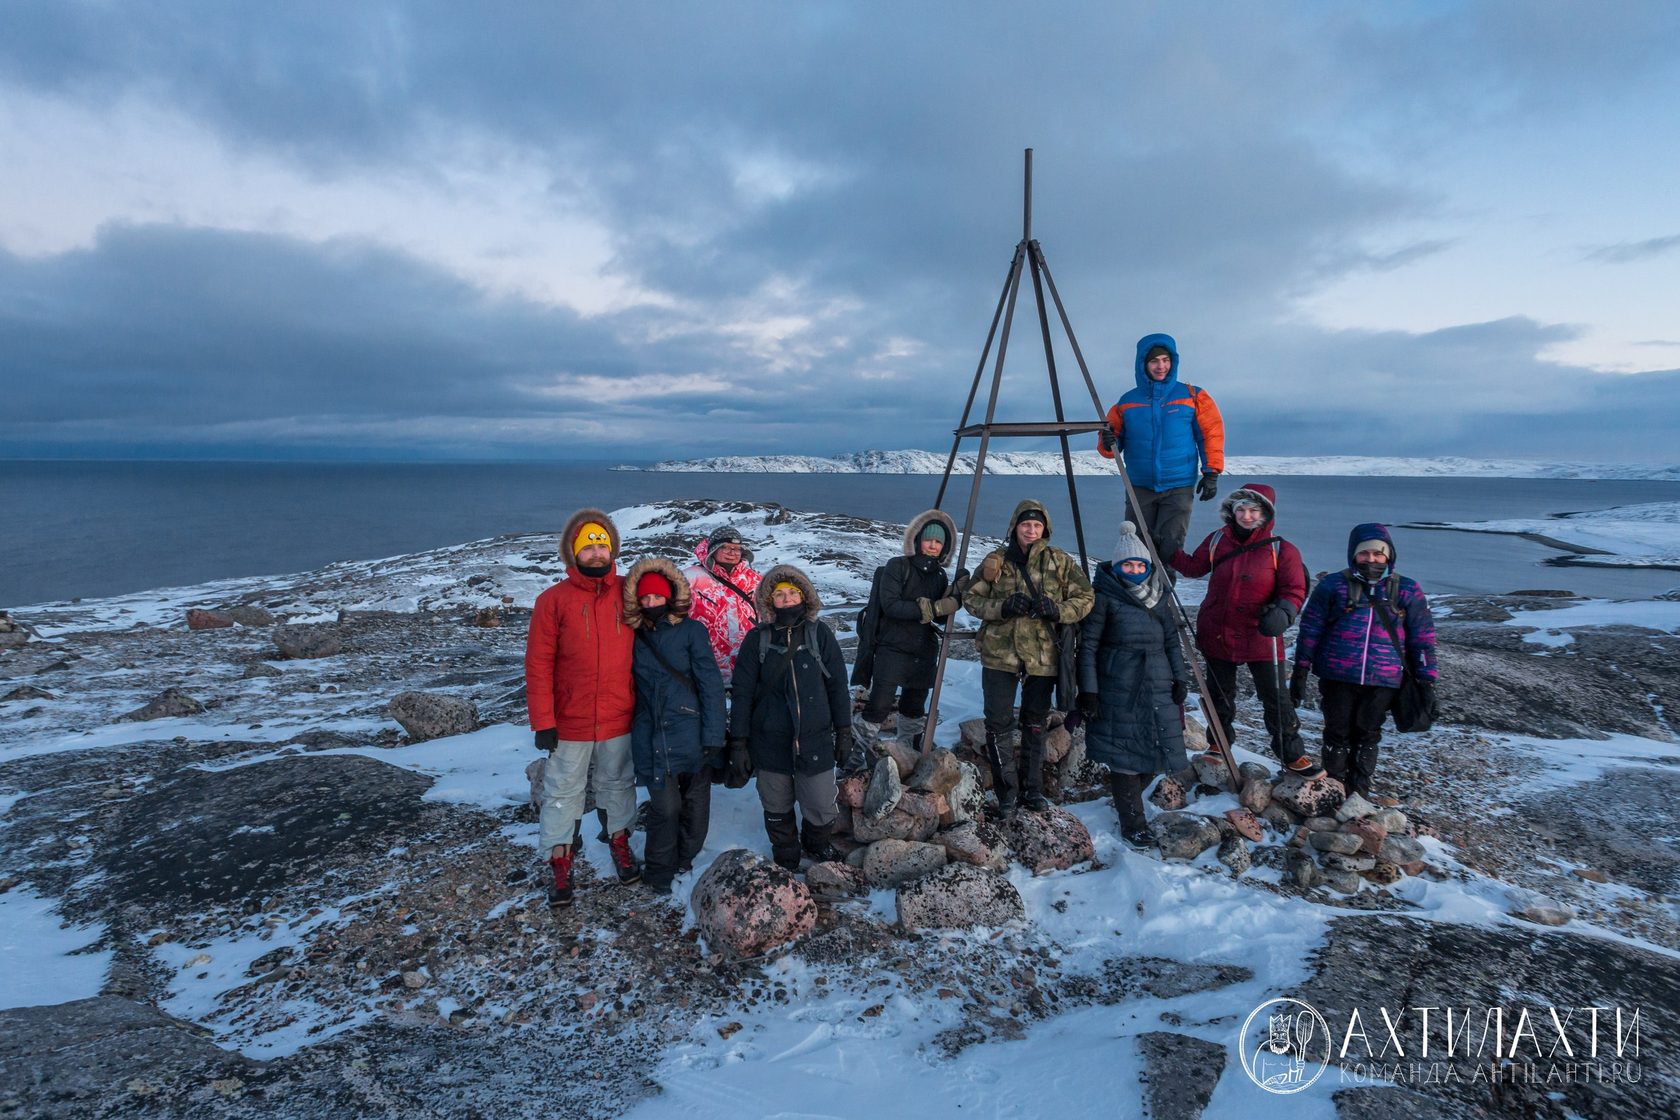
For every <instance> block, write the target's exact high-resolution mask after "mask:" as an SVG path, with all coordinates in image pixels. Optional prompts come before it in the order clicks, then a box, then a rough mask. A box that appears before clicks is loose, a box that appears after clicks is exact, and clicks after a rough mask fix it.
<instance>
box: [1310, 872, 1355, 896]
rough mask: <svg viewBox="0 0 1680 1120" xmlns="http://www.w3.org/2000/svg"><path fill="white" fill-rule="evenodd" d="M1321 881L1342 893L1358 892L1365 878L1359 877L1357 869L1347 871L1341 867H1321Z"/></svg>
mask: <svg viewBox="0 0 1680 1120" xmlns="http://www.w3.org/2000/svg"><path fill="white" fill-rule="evenodd" d="M1318 873H1319V878H1320V881H1321V882H1322V883H1323V884H1324V885H1325V886H1327V887H1329V888H1330V889H1331V890H1333V891H1339V892H1340V893H1342V894H1358V893H1359V888H1360V887H1361V886H1362V885H1363V884H1364V882H1365V880H1364V879H1361V878H1360V877H1359V872H1357V871H1347V870H1344V869H1342V868H1339V867H1321V868H1319V872H1318Z"/></svg>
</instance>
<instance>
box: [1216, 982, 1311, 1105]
mask: <svg viewBox="0 0 1680 1120" xmlns="http://www.w3.org/2000/svg"><path fill="white" fill-rule="evenodd" d="M1330 1046H1331V1042H1330V1024H1328V1023H1326V1022H1325V1021H1324V1016H1322V1015H1320V1014H1319V1013H1318V1011H1317V1010H1316V1009H1315V1008H1314V1007H1313V1006H1312V1005H1311V1004H1308V1003H1302V1002H1301V1001H1300V1000H1298V999H1289V998H1287V997H1280V998H1278V999H1272V1000H1267V1001H1266V1002H1265V1003H1262V1004H1261V1005H1260V1006H1259V1007H1256V1008H1255V1009H1254V1010H1253V1011H1251V1012H1249V1013H1248V1018H1247V1019H1244V1020H1243V1025H1242V1033H1241V1035H1240V1036H1239V1037H1238V1040H1237V1053H1238V1054H1240V1055H1241V1056H1242V1064H1243V1072H1244V1073H1246V1074H1248V1079H1249V1080H1250V1081H1252V1082H1254V1083H1255V1084H1256V1085H1258V1086H1260V1088H1262V1089H1264V1090H1266V1092H1268V1093H1277V1094H1279V1095H1282V1096H1287V1095H1289V1094H1290V1093H1299V1092H1300V1091H1301V1090H1302V1089H1305V1088H1306V1087H1307V1086H1309V1085H1311V1084H1312V1083H1313V1082H1315V1081H1317V1080H1318V1079H1319V1078H1320V1077H1322V1076H1323V1075H1324V1070H1325V1067H1326V1066H1328V1065H1329V1064H1330Z"/></svg>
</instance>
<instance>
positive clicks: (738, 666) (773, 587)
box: [729, 564, 852, 871]
mask: <svg viewBox="0 0 1680 1120" xmlns="http://www.w3.org/2000/svg"><path fill="white" fill-rule="evenodd" d="M756 598H757V600H758V602H757V606H758V617H759V618H761V619H765V620H767V621H764V622H760V623H759V624H758V625H757V626H755V627H753V628H752V630H751V631H750V632H749V633H748V634H747V637H746V640H745V641H744V642H743V643H742V644H741V652H740V655H739V656H737V657H736V659H735V678H734V682H733V690H734V703H733V706H732V708H731V711H730V713H729V740H730V742H729V753H730V756H731V766H732V767H733V766H734V760H735V758H736V757H737V756H738V754H739V753H740V752H742V751H745V752H746V753H748V754H750V756H751V759H752V766H753V769H754V770H755V771H756V772H757V774H758V800H759V803H760V804H761V805H763V807H764V831H765V832H766V833H767V834H768V835H769V837H770V853H771V856H772V857H773V858H774V859H775V861H776V862H777V863H778V864H780V865H781V866H783V867H785V868H787V869H788V870H789V871H795V870H798V868H799V858H800V852H801V849H803V851H804V852H805V853H806V854H808V855H809V856H811V858H812V859H814V860H818V861H822V860H830V859H838V858H840V855H839V853H838V852H836V851H835V850H834V847H833V845H831V844H830V843H829V835H830V830H831V829H832V828H833V827H834V821H835V819H836V818H837V817H838V816H839V809H838V806H837V804H836V801H835V798H836V795H837V793H838V790H837V787H836V784H835V778H834V768H835V767H836V766H837V765H839V764H840V763H841V762H843V761H844V759H845V756H846V754H848V753H849V752H850V750H851V746H852V694H851V690H850V689H848V688H847V686H846V659H845V657H844V656H843V655H842V654H841V652H840V643H839V641H838V640H837V639H836V638H835V637H834V631H832V630H830V629H829V628H828V623H826V622H824V621H823V620H822V619H821V618H819V617H818V616H819V615H820V614H821V613H822V602H821V600H820V599H818V598H817V589H816V587H815V586H814V585H813V584H812V583H811V580H810V578H809V577H808V576H806V574H805V573H804V572H802V571H800V570H799V569H798V568H795V567H794V566H793V565H791V564H778V565H777V566H776V567H774V568H771V569H770V571H769V572H767V573H765V576H764V579H763V581H762V582H761V583H759V585H758V592H757V595H756ZM795 804H797V805H798V806H799V811H800V813H801V814H802V815H803V816H804V818H805V822H804V824H803V825H802V826H799V825H796V824H795V817H794V806H795Z"/></svg>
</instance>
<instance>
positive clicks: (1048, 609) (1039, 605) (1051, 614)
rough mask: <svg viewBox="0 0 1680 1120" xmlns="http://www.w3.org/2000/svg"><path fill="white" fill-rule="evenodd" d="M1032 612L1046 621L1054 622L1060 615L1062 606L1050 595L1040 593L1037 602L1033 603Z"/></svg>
mask: <svg viewBox="0 0 1680 1120" xmlns="http://www.w3.org/2000/svg"><path fill="white" fill-rule="evenodd" d="M1033 614H1035V615H1037V616H1038V617H1039V618H1042V619H1043V620H1044V621H1046V622H1055V621H1056V620H1057V619H1059V618H1061V617H1062V608H1061V607H1060V606H1058V605H1057V603H1056V600H1054V599H1052V598H1050V596H1048V595H1040V596H1039V597H1038V602H1036V603H1034V604H1033Z"/></svg>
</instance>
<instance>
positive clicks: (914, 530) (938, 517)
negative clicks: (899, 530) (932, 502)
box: [904, 509, 1050, 568]
mask: <svg viewBox="0 0 1680 1120" xmlns="http://www.w3.org/2000/svg"><path fill="white" fill-rule="evenodd" d="M1045 516H1046V517H1048V516H1049V514H1046V515H1045ZM935 521H937V522H939V523H940V524H941V525H943V526H945V551H944V552H942V553H940V554H939V563H940V564H941V565H943V566H944V567H947V568H949V567H950V566H951V564H952V562H953V561H955V560H956V558H957V523H956V522H955V521H952V520H951V515H950V514H948V513H946V512H945V511H944V510H942V509H930V510H926V511H924V512H922V513H918V514H917V515H916V516H915V517H913V518H911V520H910V524H909V525H907V526H905V528H904V555H906V556H918V555H920V554H921V549H920V547H918V545H917V541H918V540H919V539H920V538H921V535H922V530H923V529H926V528H927V527H928V525H929V524H931V523H932V522H935ZM1044 527H1045V528H1046V529H1048V528H1049V527H1050V526H1049V524H1048V523H1046V524H1045V526H1044Z"/></svg>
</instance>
